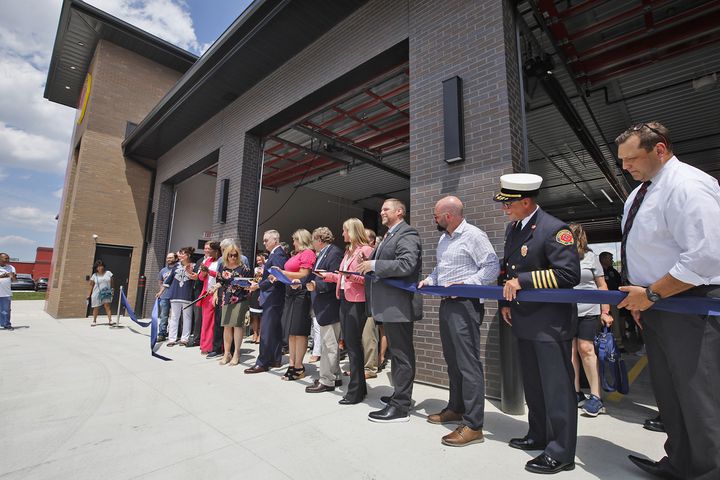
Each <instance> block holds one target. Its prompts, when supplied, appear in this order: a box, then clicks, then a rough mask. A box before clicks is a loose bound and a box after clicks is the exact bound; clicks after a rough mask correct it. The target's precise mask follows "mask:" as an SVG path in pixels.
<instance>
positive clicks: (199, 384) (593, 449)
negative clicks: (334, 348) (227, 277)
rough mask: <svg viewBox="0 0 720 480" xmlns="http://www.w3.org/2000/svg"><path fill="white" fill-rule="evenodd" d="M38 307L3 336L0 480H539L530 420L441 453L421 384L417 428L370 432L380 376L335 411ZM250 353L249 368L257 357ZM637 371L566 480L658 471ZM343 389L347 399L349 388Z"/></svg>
mask: <svg viewBox="0 0 720 480" xmlns="http://www.w3.org/2000/svg"><path fill="white" fill-rule="evenodd" d="M43 303H44V302H42V301H15V302H13V320H12V321H13V325H14V326H16V327H23V326H28V327H29V328H17V329H16V330H15V331H13V332H6V331H0V366H1V367H0V368H1V370H0V479H3V480H4V479H66V478H67V479H71V478H72V479H94V480H96V479H102V480H111V479H131V478H143V479H149V478H158V479H165V478H167V479H170V478H174V479H182V478H192V479H205V478H214V479H221V478H222V479H234V478H244V479H258V480H259V479H262V480H266V479H287V478H293V479H313V480H321V479H328V480H338V479H342V480H349V479H458V478H491V479H492V478H502V479H514V478H537V476H536V475H534V474H531V473H528V472H525V470H524V469H523V466H524V463H525V462H526V461H527V460H529V459H530V458H531V456H532V455H531V453H528V452H523V451H519V450H515V449H512V448H509V447H508V446H507V441H508V440H509V439H510V438H511V437H519V436H523V435H524V434H525V433H526V430H527V424H526V418H525V417H523V416H509V415H505V414H503V413H501V412H500V411H499V409H498V408H497V407H496V403H495V402H493V401H488V402H487V403H486V421H485V434H486V441H485V443H483V444H478V445H471V446H468V447H464V448H453V447H446V446H444V445H442V444H441V443H440V437H441V436H442V435H444V434H446V433H447V432H449V431H450V428H449V427H444V426H436V425H431V424H429V423H427V422H426V421H425V418H426V416H427V415H428V413H434V412H436V411H438V410H440V409H441V408H442V407H443V406H444V405H445V400H446V398H447V391H446V390H443V389H439V388H434V387H429V386H426V385H416V386H415V392H414V399H415V401H416V408H415V410H414V412H413V415H412V418H411V421H410V422H409V423H400V424H389V425H382V424H375V423H372V422H369V421H368V420H367V418H366V417H367V413H368V412H369V411H371V410H375V409H378V408H380V407H381V404H380V401H379V397H380V396H381V395H387V394H389V393H391V391H392V388H391V387H390V385H389V379H388V377H387V375H386V374H385V372H383V374H381V375H380V377H378V378H377V379H372V380H370V381H369V395H368V398H367V400H366V401H365V403H361V404H358V405H353V406H341V405H338V403H337V401H338V400H339V399H340V398H341V395H342V393H341V391H339V390H336V391H335V392H333V393H323V394H314V395H310V394H306V393H305V392H304V387H305V386H306V385H308V384H310V383H311V382H312V378H313V374H314V373H315V368H316V367H315V364H310V366H309V368H308V372H309V375H308V377H307V378H305V379H304V380H301V381H297V382H290V383H288V382H283V381H280V375H281V373H282V372H283V370H277V371H274V372H272V373H265V374H258V375H244V374H243V373H242V370H243V369H244V368H245V367H243V366H238V367H228V366H222V367H221V366H219V365H218V364H217V362H216V361H213V360H207V359H205V358H203V357H202V356H201V355H200V354H199V351H198V349H197V348H191V349H186V348H183V347H173V348H165V347H163V349H162V351H161V353H163V354H165V355H167V356H168V357H171V358H172V359H173V361H171V362H164V361H161V360H158V359H156V358H152V357H151V356H150V354H149V340H148V337H147V334H148V332H147V330H148V329H145V330H143V329H140V328H138V327H137V326H134V324H132V323H131V322H130V321H129V320H128V319H127V318H125V319H123V321H122V323H123V325H124V326H125V328H120V329H110V328H108V326H107V325H99V326H97V327H94V328H91V327H90V326H89V323H90V321H89V320H88V319H69V320H55V319H53V318H52V317H50V316H48V315H47V314H45V313H44V312H43V311H42V307H43ZM256 348H257V346H256V345H252V344H248V343H245V344H243V349H247V350H246V352H247V353H245V354H244V355H243V357H242V360H243V365H246V366H249V365H251V364H252V362H253V359H254V358H255V354H256V352H255V349H256ZM646 376H647V372H646V371H644V372H641V373H640V375H639V376H638V379H637V380H636V383H635V385H634V387H635V386H637V388H634V390H636V393H634V394H633V395H631V396H630V397H629V398H618V399H616V400H617V401H609V402H607V405H608V411H609V414H607V415H601V416H599V417H597V418H585V417H582V416H581V417H580V420H579V432H578V433H579V438H578V451H577V459H576V461H577V468H576V469H575V470H574V471H572V472H563V473H561V474H559V475H558V476H559V477H560V478H572V479H585V478H602V479H628V478H650V477H648V476H645V475H644V474H643V473H642V472H640V471H639V470H637V469H636V468H635V467H634V466H633V465H631V464H630V463H629V461H628V460H627V455H628V454H629V453H636V454H639V455H645V456H648V457H650V458H653V459H659V458H660V457H661V456H662V455H663V450H662V444H663V442H664V441H665V438H666V437H665V435H664V434H659V433H652V432H648V431H646V430H643V429H642V427H641V425H642V422H643V420H644V419H645V418H647V417H649V416H654V414H655V412H654V406H653V405H652V400H651V399H652V397H651V395H650V394H649V392H648V389H647V387H646V383H647V380H646V378H645V377H646ZM342 390H344V388H343V389H342Z"/></svg>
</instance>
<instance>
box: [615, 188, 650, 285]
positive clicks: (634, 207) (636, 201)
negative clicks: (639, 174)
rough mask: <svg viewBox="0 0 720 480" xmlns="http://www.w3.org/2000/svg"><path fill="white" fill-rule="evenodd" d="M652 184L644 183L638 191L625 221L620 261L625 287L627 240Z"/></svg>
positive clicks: (626, 278) (626, 279)
mask: <svg viewBox="0 0 720 480" xmlns="http://www.w3.org/2000/svg"><path fill="white" fill-rule="evenodd" d="M651 183H652V182H651V181H650V180H648V181H647V182H643V184H642V185H641V186H640V190H638V192H637V195H635V199H634V200H633V203H632V205H631V206H630V210H629V211H628V214H627V219H626V220H625V229H624V230H623V235H622V243H621V244H620V261H621V262H622V274H621V275H620V277H621V279H622V283H623V285H627V284H628V263H627V239H628V235H629V234H630V229H631V228H632V226H633V222H634V221H635V215H637V212H638V210H640V204H642V202H643V199H644V198H645V194H646V193H647V189H648V187H649V186H650V184H651Z"/></svg>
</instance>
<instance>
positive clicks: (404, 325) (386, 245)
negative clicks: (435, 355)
mask: <svg viewBox="0 0 720 480" xmlns="http://www.w3.org/2000/svg"><path fill="white" fill-rule="evenodd" d="M380 217H381V218H382V223H383V225H385V226H386V227H388V232H387V234H386V235H385V238H384V239H383V240H382V241H381V242H380V243H379V244H378V246H377V247H376V248H375V250H374V251H373V253H372V256H371V257H370V259H368V260H366V261H364V262H362V263H361V264H360V265H359V270H360V272H361V273H369V272H374V273H375V275H374V276H373V277H369V278H368V279H367V280H366V282H365V291H366V293H365V298H366V302H367V306H368V308H369V311H370V314H371V315H372V317H373V318H374V319H375V321H376V322H382V323H383V325H384V326H385V333H386V335H387V337H388V342H389V343H390V350H391V359H392V376H393V385H395V392H394V393H393V395H392V396H391V397H382V398H381V400H382V401H383V402H385V403H386V404H387V406H386V407H385V408H383V409H382V410H379V411H376V412H370V414H369V415H368V419H369V420H370V421H373V422H382V423H389V422H407V421H408V420H409V419H410V417H409V415H408V412H409V411H410V403H411V401H412V388H413V381H414V380H415V348H414V347H413V339H412V335H413V323H412V322H414V321H416V320H420V319H421V318H422V297H421V295H419V294H414V293H411V292H407V291H405V290H400V289H399V288H395V287H392V286H390V285H387V284H385V283H384V282H383V281H382V279H383V278H393V279H396V280H401V281H405V282H408V283H410V284H413V285H415V284H417V282H418V280H419V277H420V273H421V271H422V245H421V242H420V235H418V232H417V230H415V229H414V228H412V227H411V226H410V225H408V224H407V223H406V222H405V220H404V218H405V205H404V204H403V203H402V202H401V201H400V200H397V199H395V198H391V199H388V200H385V203H383V206H382V209H381V211H380Z"/></svg>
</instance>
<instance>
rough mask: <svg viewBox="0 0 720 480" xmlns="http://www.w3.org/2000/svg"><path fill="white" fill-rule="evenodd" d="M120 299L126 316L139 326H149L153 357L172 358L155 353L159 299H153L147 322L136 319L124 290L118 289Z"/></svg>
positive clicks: (166, 359) (168, 359) (167, 359)
mask: <svg viewBox="0 0 720 480" xmlns="http://www.w3.org/2000/svg"><path fill="white" fill-rule="evenodd" d="M120 300H121V301H122V304H123V306H124V307H125V311H126V312H127V314H128V317H130V320H132V321H133V322H135V323H137V324H138V325H140V326H141V327H143V328H145V327H147V326H150V354H151V355H152V356H153V357H155V358H159V359H160V360H165V361H166V362H167V361H171V360H172V359H170V358H167V357H163V356H162V355H158V354H157V353H156V350H157V348H159V345H157V337H158V309H159V306H160V300H157V299H156V300H155V304H154V305H153V309H152V314H151V315H150V321H149V322H143V321H141V320H138V318H137V315H135V311H134V310H133V309H132V308H131V307H130V304H129V303H128V299H127V297H126V296H125V292H124V291H123V290H122V289H121V290H120Z"/></svg>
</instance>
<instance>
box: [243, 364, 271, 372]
mask: <svg viewBox="0 0 720 480" xmlns="http://www.w3.org/2000/svg"><path fill="white" fill-rule="evenodd" d="M267 371H268V369H267V368H266V367H262V366H260V365H253V366H252V367H250V368H246V369H245V373H263V372H267Z"/></svg>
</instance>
